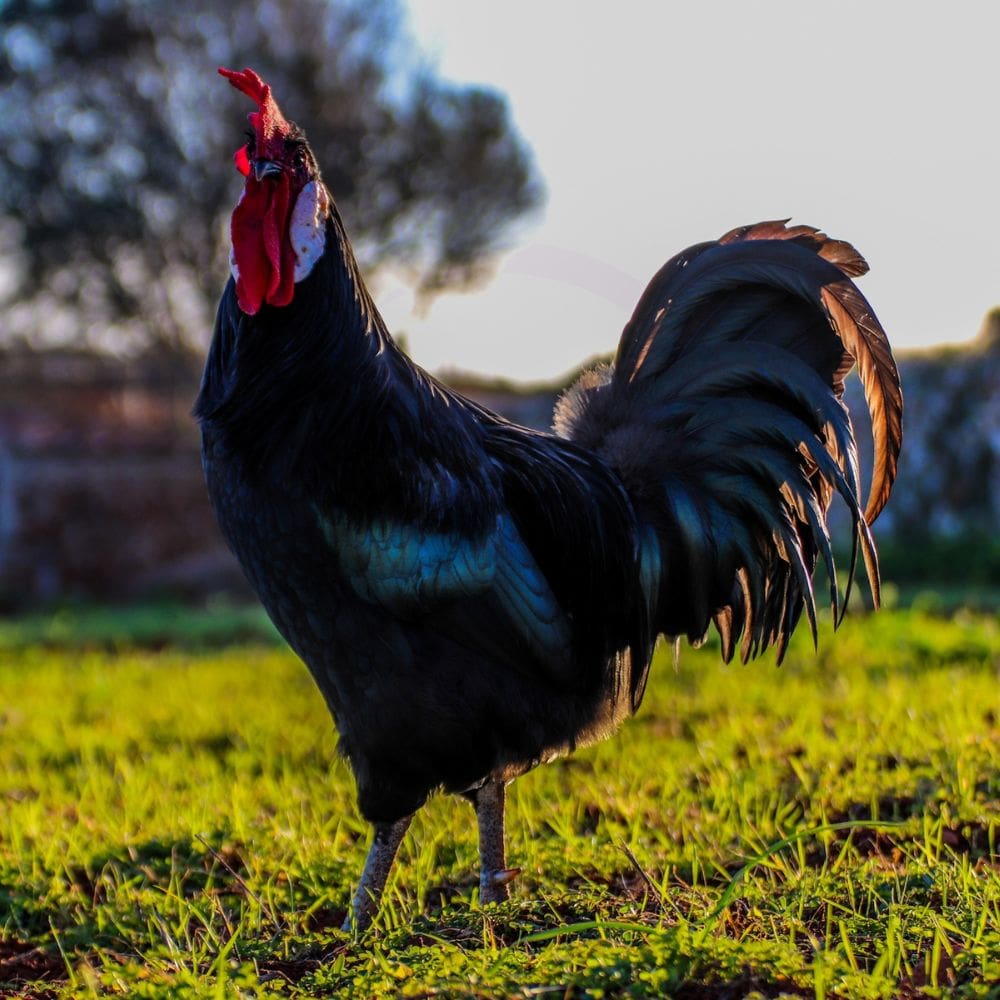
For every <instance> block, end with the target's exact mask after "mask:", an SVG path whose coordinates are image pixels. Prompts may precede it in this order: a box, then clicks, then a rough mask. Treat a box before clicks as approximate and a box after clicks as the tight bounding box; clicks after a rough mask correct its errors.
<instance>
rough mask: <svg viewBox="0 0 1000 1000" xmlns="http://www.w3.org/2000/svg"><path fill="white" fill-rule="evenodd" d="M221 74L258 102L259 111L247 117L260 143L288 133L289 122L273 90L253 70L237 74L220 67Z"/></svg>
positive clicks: (245, 70)
mask: <svg viewBox="0 0 1000 1000" xmlns="http://www.w3.org/2000/svg"><path fill="white" fill-rule="evenodd" d="M219 74H220V75H221V76H224V77H225V78H226V79H227V80H228V81H229V82H230V83H231V84H232V85H233V86H234V87H235V88H236V89H237V90H240V91H242V92H243V93H244V94H246V95H247V97H249V98H250V99H251V100H253V101H256V102H257V107H258V109H259V110H257V111H253V112H251V113H250V114H249V115H247V118H249V119H250V124H251V125H253V127H254V130H255V131H256V133H257V138H258V140H259V141H261V142H263V141H265V140H267V139H269V138H270V137H271V136H272V135H274V134H275V132H288V131H289V126H288V122H287V121H285V116H284V115H283V114H282V113H281V109H280V108H279V107H278V105H277V104H276V103H275V100H274V98H273V97H272V96H271V88H270V87H269V86H268V85H267V84H266V83H265V82H264V81H263V80H262V79H261V78H260V77H259V76H258V75H257V74H256V73H255V72H254V71H253V70H252V69H249V68H247V69H244V70H242V71H241V72H237V71H236V70H234V69H223V68H222V67H221V66H220V67H219Z"/></svg>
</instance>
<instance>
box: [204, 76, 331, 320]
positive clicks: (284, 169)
mask: <svg viewBox="0 0 1000 1000" xmlns="http://www.w3.org/2000/svg"><path fill="white" fill-rule="evenodd" d="M219 72H220V73H221V74H222V75H223V76H224V77H225V78H226V79H227V80H228V81H229V82H230V83H231V84H232V85H233V86H234V87H235V88H236V89H237V90H241V91H242V92H243V93H244V94H246V95H247V96H248V97H250V98H252V99H253V100H254V101H256V102H257V110H256V111H254V112H251V113H250V114H249V115H248V116H247V117H248V118H249V120H250V125H251V129H250V130H249V131H248V132H247V142H246V143H245V144H244V145H243V146H240V148H239V149H238V150H237V151H236V155H235V157H234V159H235V161H236V169H237V170H239V172H240V173H241V174H243V176H244V177H246V187H245V188H244V190H243V194H242V196H241V197H240V200H239V202H238V203H237V205H236V208H235V209H234V211H233V220H232V227H231V236H232V244H233V248H232V257H231V262H232V269H233V277H234V278H235V279H236V298H237V301H238V302H239V305H240V309H242V310H243V312H245V313H248V314H249V315H253V314H254V313H256V312H257V311H258V310H259V309H260V308H261V306H262V305H264V304H265V303H266V304H267V305H271V306H287V305H288V303H289V302H291V301H292V296H293V294H294V287H295V283H296V282H297V281H301V280H302V279H303V278H305V277H306V275H307V274H309V272H310V271H311V270H312V268H313V265H314V264H315V263H316V261H317V260H318V259H319V258H320V257H321V256H322V254H323V247H324V242H325V237H326V218H327V215H328V213H329V204H330V198H329V195H328V194H327V191H326V188H325V187H324V186H323V182H322V180H321V179H320V176H319V168H318V167H317V165H316V160H315V158H314V157H313V154H312V150H310V148H309V145H308V143H307V142H306V138H305V135H304V134H303V133H302V130H301V129H299V128H298V126H297V125H295V124H293V123H292V122H289V121H286V119H285V116H284V115H283V114H282V113H281V109H280V108H279V107H278V105H277V103H276V102H275V100H274V98H273V97H272V96H271V88H270V87H269V86H268V85H267V84H266V83H265V82H264V81H263V80H262V79H261V78H260V77H259V76H258V75H257V74H256V73H255V72H254V71H253V70H252V69H244V70H243V71H242V72H236V71H235V70H231V69H220V70H219Z"/></svg>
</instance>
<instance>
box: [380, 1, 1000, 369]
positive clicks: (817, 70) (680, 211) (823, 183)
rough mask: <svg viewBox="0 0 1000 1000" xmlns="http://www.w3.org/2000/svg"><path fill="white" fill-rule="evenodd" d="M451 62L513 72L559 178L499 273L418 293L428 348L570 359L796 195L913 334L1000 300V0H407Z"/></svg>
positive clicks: (441, 64) (397, 318)
mask: <svg viewBox="0 0 1000 1000" xmlns="http://www.w3.org/2000/svg"><path fill="white" fill-rule="evenodd" d="M409 7H410V11H411V29H412V31H413V33H414V35H415V36H416V38H417V40H418V41H419V43H420V45H421V46H422V47H423V48H424V50H425V51H429V52H430V53H431V54H432V56H433V57H434V59H435V62H436V65H437V67H438V69H439V70H440V72H441V74H442V75H443V76H445V77H446V78H448V79H451V80H455V81H457V82H478V83H483V84H488V85H490V86H492V87H495V88H497V89H499V90H501V91H503V92H505V93H506V94H507V96H508V98H509V100H510V104H511V110H512V113H513V117H514V121H515V123H516V124H517V127H518V128H519V129H520V131H521V132H522V134H523V135H524V138H525V139H526V141H527V143H528V145H529V146H530V147H531V148H532V150H533V151H534V155H535V157H536V162H537V165H538V168H539V171H540V173H541V175H542V177H543V178H544V181H545V184H546V187H547V190H548V200H547V202H546V205H545V206H544V208H543V209H542V211H541V213H540V214H539V216H538V217H537V218H536V219H534V220H533V221H531V222H530V223H527V224H525V225H523V226H521V227H520V228H519V229H518V231H517V232H515V233H514V234H513V236H512V240H511V242H512V249H511V251H510V252H508V253H507V254H505V255H504V256H503V257H502V258H501V259H500V261H499V262H498V267H497V272H496V275H495V277H494V278H493V279H492V281H491V282H490V283H489V284H488V285H487V286H486V287H484V288H482V289H480V290H477V291H475V292H473V293H471V294H456V293H453V294H448V295H444V296H441V297H440V298H438V299H437V300H435V301H434V303H433V304H432V305H431V307H430V308H429V309H428V310H426V311H425V313H424V314H423V315H418V314H416V313H415V312H414V310H413V301H412V295H411V294H410V292H409V291H408V289H407V288H406V287H405V286H404V285H403V284H402V282H394V281H392V280H389V281H386V282H383V283H382V285H381V289H380V294H379V301H380V306H381V307H382V310H383V312H384V313H385V315H386V318H387V319H388V320H389V322H390V326H391V327H392V328H393V329H394V330H395V331H397V332H405V334H406V336H407V340H408V345H409V349H410V351H411V353H412V354H413V356H414V357H415V358H416V360H417V361H418V362H420V363H421V364H422V365H424V366H425V367H427V368H430V369H431V370H440V369H442V368H460V369H463V370H466V371H476V372H482V373H485V374H503V375H507V376H511V377H515V378H519V379H544V378H550V377H553V376H558V375H561V374H563V373H565V372H567V371H568V370H570V369H572V368H574V367H576V366H577V365H578V364H579V363H580V362H582V361H583V360H584V359H586V358H587V357H589V356H592V355H594V354H598V353H602V352H606V351H610V350H611V349H613V347H614V346H615V344H616V342H617V339H618V335H619V334H620V332H621V328H622V326H623V325H624V323H625V321H626V320H627V319H628V316H629V314H630V312H631V310H632V306H633V305H634V304H635V300H636V299H637V298H638V296H639V294H640V293H641V291H642V289H643V287H644V286H645V284H646V281H647V280H648V279H649V278H650V277H651V276H652V275H653V273H654V272H655V271H656V270H657V268H658V267H659V266H660V265H661V264H662V263H663V262H664V261H665V260H666V259H667V258H668V257H670V256H672V255H673V254H674V253H676V252H677V251H679V250H681V249H683V248H684V247H686V246H688V245H689V244H691V243H696V242H699V241H701V240H705V239H712V238H715V237H717V236H719V235H721V234H722V233H723V232H725V231H726V230H728V229H731V228H733V227H734V226H737V225H741V224H744V223H749V222H756V221H759V220H762V219H773V218H784V217H786V216H791V217H792V218H793V219H794V221H796V222H803V223H808V224H810V225H815V226H819V227H821V228H823V229H824V230H825V231H827V232H828V233H830V234H831V235H834V236H837V237H840V238H844V239H849V240H850V241H851V242H852V243H854V244H855V245H856V246H857V247H858V249H860V250H861V252H862V253H863V254H864V255H865V257H866V258H867V259H868V262H869V264H870V265H871V268H872V271H871V274H869V275H867V276H866V277H865V278H863V279H861V288H862V290H863V291H864V293H865V294H866V295H867V296H868V298H869V300H870V301H871V302H872V304H873V306H874V307H875V311H876V312H877V314H878V316H879V318H880V319H881V320H882V323H883V325H884V326H885V327H886V330H887V331H888V333H889V337H890V339H891V341H892V343H893V344H894V345H895V346H897V347H899V348H908V347H920V346H924V345H929V344H934V343H940V342H943V341H961V340H967V339H969V338H971V337H973V336H974V335H975V334H976V332H977V331H978V329H979V325H980V322H981V320H982V317H983V315H984V314H985V313H986V311H987V310H988V309H990V308H991V307H992V306H994V305H996V304H997V303H1000V244H998V241H997V240H996V238H995V229H996V222H997V216H998V207H1000V205H998V203H1000V196H998V191H997V187H998V184H1000V114H998V108H1000V70H998V56H997V53H998V45H1000V5H997V4H991V3H983V2H977V3H971V2H964V0H958V2H952V3H949V4H947V5H944V4H933V5H932V4H917V3H908V4H904V3H898V2H881V0H868V2H859V0H845V2H841V3H838V4H836V5H834V4H829V3H823V4H820V3H817V2H813V0H766V2H752V0H743V2H738V0H694V2H691V0H688V2H684V3H673V2H660V3H654V2H645V3H640V2H633V0H616V2H614V3H606V2H602V3H590V2H575V3H574V2H570V0H505V2H503V3H493V2H485V0H410V2H409Z"/></svg>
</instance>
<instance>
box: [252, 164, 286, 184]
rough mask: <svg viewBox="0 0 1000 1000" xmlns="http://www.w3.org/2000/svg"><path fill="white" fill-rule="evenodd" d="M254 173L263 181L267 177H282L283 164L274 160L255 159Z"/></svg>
mask: <svg viewBox="0 0 1000 1000" xmlns="http://www.w3.org/2000/svg"><path fill="white" fill-rule="evenodd" d="M253 175H254V177H256V178H257V180H258V181H262V180H263V179H264V178H265V177H280V176H281V164H280V163H275V162H274V160H254V161H253Z"/></svg>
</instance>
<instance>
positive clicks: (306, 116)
mask: <svg viewBox="0 0 1000 1000" xmlns="http://www.w3.org/2000/svg"><path fill="white" fill-rule="evenodd" d="M219 65H226V66H233V67H237V68H241V67H243V66H246V65H250V66H253V67H254V68H255V69H256V70H258V72H260V73H261V74H262V75H263V76H264V78H265V79H267V80H268V81H269V82H270V83H271V84H272V86H273V88H274V92H275V94H276V96H277V98H278V100H279V102H280V103H281V105H282V107H283V108H285V109H287V111H288V113H289V115H290V117H292V118H295V119H298V120H299V121H301V122H302V123H304V124H305V125H306V126H307V128H308V132H309V137H310V141H311V143H312V145H313V148H314V149H315V150H316V152H317V155H318V156H319V159H320V163H321V165H322V167H323V171H324V178H325V180H326V182H327V184H328V186H329V187H330V189H331V190H332V192H333V194H334V197H335V198H336V199H337V201H338V204H339V205H340V207H341V211H342V213H343V215H344V218H345V220H346V222H347V225H348V228H349V230H350V231H351V233H352V237H353V238H354V240H355V245H356V246H357V248H358V250H359V254H360V256H361V258H362V263H363V264H364V265H365V266H367V267H369V268H373V267H374V268H377V267H378V266H379V265H381V264H383V263H386V262H388V261H392V262H394V263H396V264H400V265H402V266H403V267H405V268H406V269H407V270H408V272H409V273H410V274H411V276H412V278H413V280H414V282H415V283H416V284H417V285H418V286H419V287H420V288H421V290H423V291H433V290H436V289H439V288H442V287H445V286H450V285H455V284H462V283H467V282H469V281H472V280H474V279H475V278H476V277H477V276H479V275H480V273H481V269H482V267H483V266H484V262H485V261H486V260H487V259H488V256H489V254H490V251H492V250H495V249H497V248H498V245H499V243H500V240H501V239H502V236H503V233H504V232H505V230H506V229H507V227H508V224H509V223H510V222H511V221H512V220H514V219H516V218H517V217H518V216H520V215H521V214H523V213H525V212H526V211H528V210H530V209H531V208H533V207H535V206H536V205H537V204H538V203H539V201H540V199H541V187H540V184H539V181H538V179H537V177H536V175H535V173H534V171H533V167H532V163H531V159H530V156H529V154H528V152H527V151H526V148H525V146H524V144H523V142H522V141H521V139H520V137H519V136H518V135H517V133H516V132H515V131H514V129H513V127H512V124H511V121H510V116H509V113H508V110H507V105H506V103H505V101H504V99H503V98H502V97H501V96H499V95H497V94H496V93H493V92H491V91H488V90H483V89H481V88H477V87H457V86H454V85H451V84H448V83H445V82H443V81H442V80H440V79H438V78H437V77H436V76H435V75H434V73H433V72H432V71H431V70H429V69H428V68H427V66H426V64H425V63H424V62H422V61H421V58H420V56H419V54H416V53H414V51H413V47H412V43H411V41H410V39H409V38H408V37H407V36H406V33H405V30H404V28H403V21H402V18H401V11H400V9H399V5H398V3H397V2H396V0H280V2H278V0H260V2H258V3H255V4H241V5H231V4H229V3H227V2H224V0H171V2H169V3H167V2H163V0H146V2H143V0H100V2H97V3H94V2H93V0H8V2H6V3H2V4H0V121H2V122H3V123H4V129H3V131H4V136H5V138H4V141H3V144H2V146H0V303H2V304H3V306H4V315H5V321H4V333H5V335H6V338H7V339H8V340H16V339H23V340H27V341H28V342H33V343H36V344H38V345H51V344H58V343H72V344H74V345H84V346H87V347H90V348H95V349H100V350H115V351H125V352H134V351H139V350H151V349H155V350H160V351H164V352H165V353H166V355H167V356H169V355H171V354H172V355H175V356H178V358H179V356H182V355H184V354H185V353H187V351H188V350H189V349H190V348H192V347H196V346H200V345H201V344H202V343H203V341H204V339H205V338H207V335H208V332H209V330H210V327H211V319H212V313H213V310H214V304H215V302H216V300H217V298H218V295H219V292H220V290H221V286H222V282H223V280H224V278H225V276H226V273H227V267H226V263H225V255H226V253H227V247H228V236H227V222H228V217H229V213H230V211H231V209H232V205H233V204H234V202H235V199H236V197H237V193H238V191H239V187H240V184H241V183H242V179H241V178H240V177H239V176H238V175H237V173H236V172H235V170H234V169H233V168H232V166H231V159H230V158H231V155H232V153H233V151H234V150H235V149H236V148H237V147H238V146H239V145H240V144H241V142H242V141H243V130H242V128H241V123H242V121H243V118H242V116H243V115H244V114H245V113H246V112H247V111H249V110H250V108H249V107H248V103H247V101H246V99H245V98H243V97H242V96H241V95H239V94H237V93H236V92H235V91H234V90H232V89H231V88H230V87H228V86H227V85H226V84H225V82H224V81H222V80H221V79H220V78H218V77H217V76H216V75H215V68H216V66H219ZM4 300H6V301H4Z"/></svg>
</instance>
